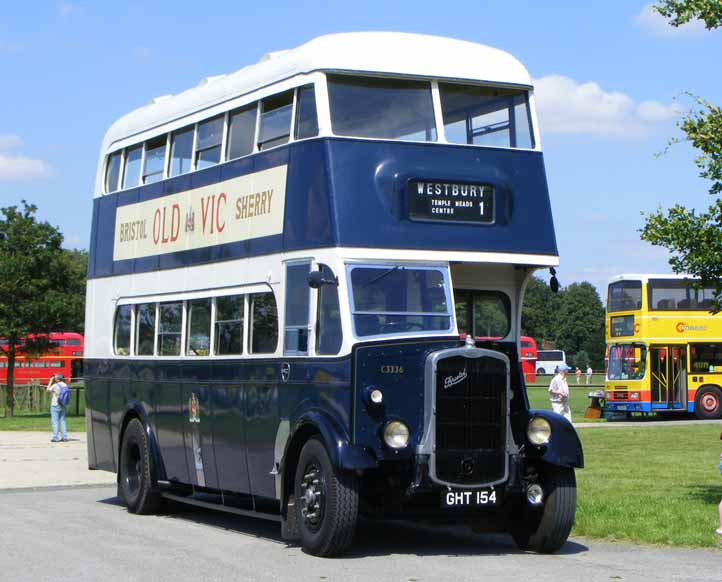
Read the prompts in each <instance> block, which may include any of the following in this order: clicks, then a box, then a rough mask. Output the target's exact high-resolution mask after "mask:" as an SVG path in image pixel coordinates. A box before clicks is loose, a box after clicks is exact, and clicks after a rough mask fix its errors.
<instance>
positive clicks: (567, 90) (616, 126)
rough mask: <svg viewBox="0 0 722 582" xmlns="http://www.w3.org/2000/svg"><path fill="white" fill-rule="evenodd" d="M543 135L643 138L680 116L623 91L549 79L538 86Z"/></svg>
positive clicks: (560, 78) (670, 107)
mask: <svg viewBox="0 0 722 582" xmlns="http://www.w3.org/2000/svg"><path fill="white" fill-rule="evenodd" d="M534 94H535V95H536V101H537V110H538V112H539V122H540V124H541V128H542V131H543V133H547V134H549V133H566V134H591V135H601V136H607V137H639V136H644V135H646V134H648V133H650V132H651V131H652V130H653V129H654V126H655V124H659V123H662V122H667V121H670V120H673V119H675V118H676V117H678V116H679V114H680V111H679V109H678V108H677V106H676V105H674V104H664V103H660V102H658V101H642V102H641V103H635V101H634V99H632V98H631V97H629V96H628V95H625V94H624V93H621V92H619V91H605V90H604V89H602V87H601V86H600V85H599V84H598V83H595V82H587V83H578V82H577V81H575V80H574V79H570V78H569V77H565V76H563V75H547V76H546V77H542V78H541V79H537V80H536V81H535V82H534Z"/></svg>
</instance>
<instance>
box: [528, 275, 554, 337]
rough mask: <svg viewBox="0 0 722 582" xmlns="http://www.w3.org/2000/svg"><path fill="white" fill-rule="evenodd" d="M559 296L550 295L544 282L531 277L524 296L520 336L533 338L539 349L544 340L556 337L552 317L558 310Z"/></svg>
mask: <svg viewBox="0 0 722 582" xmlns="http://www.w3.org/2000/svg"><path fill="white" fill-rule="evenodd" d="M559 301H560V298H559V295H557V294H556V293H552V290H551V289H550V288H549V285H547V284H546V283H545V282H544V281H542V280H541V279H537V278H536V277H532V278H531V279H530V280H529V285H528V286H527V288H526V293H525V294H524V306H523V308H522V312H521V329H522V335H528V336H529V337H533V338H534V340H535V341H536V343H537V345H538V346H540V347H541V345H542V342H543V341H544V340H552V341H553V340H554V338H555V337H556V333H555V325H554V317H555V314H556V313H557V311H558V310H559Z"/></svg>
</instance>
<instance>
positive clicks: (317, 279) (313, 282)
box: [308, 271, 338, 289]
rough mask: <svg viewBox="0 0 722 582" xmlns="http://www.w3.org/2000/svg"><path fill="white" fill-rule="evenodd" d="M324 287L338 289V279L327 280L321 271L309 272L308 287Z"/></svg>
mask: <svg viewBox="0 0 722 582" xmlns="http://www.w3.org/2000/svg"><path fill="white" fill-rule="evenodd" d="M324 285H335V286H337V287H338V278H336V277H333V278H332V279H327V278H325V277H324V276H323V272H321V271H311V272H310V273H309V274H308V286H309V287H311V289H318V288H319V287H323V286H324Z"/></svg>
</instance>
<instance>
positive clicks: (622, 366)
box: [607, 344, 647, 380]
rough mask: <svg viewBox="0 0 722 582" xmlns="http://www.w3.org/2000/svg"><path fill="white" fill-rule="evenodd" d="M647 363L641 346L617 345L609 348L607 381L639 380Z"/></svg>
mask: <svg viewBox="0 0 722 582" xmlns="http://www.w3.org/2000/svg"><path fill="white" fill-rule="evenodd" d="M646 363H647V347H646V346H645V345H643V344H617V345H613V346H610V347H609V364H608V367H607V380H641V379H642V378H644V371H645V367H646Z"/></svg>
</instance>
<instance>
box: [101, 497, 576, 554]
mask: <svg viewBox="0 0 722 582" xmlns="http://www.w3.org/2000/svg"><path fill="white" fill-rule="evenodd" d="M99 503H106V504H108V505H115V506H118V507H124V506H123V504H122V503H121V502H120V499H118V498H117V497H110V498H107V499H101V500H99ZM163 517H165V518H169V519H178V520H182V521H188V522H192V523H194V524H197V525H202V526H206V527H213V528H219V529H223V530H225V531H230V532H233V533H237V534H239V535H244V536H250V537H254V538H259V539H263V540H267V541H269V542H273V543H275V544H279V545H283V546H287V547H297V545H298V544H295V543H288V542H286V541H284V540H283V539H282V538H281V527H280V525H279V524H278V523H277V522H272V521H267V520H264V519H259V518H253V517H242V516H236V515H231V514H228V513H223V512H222V511H213V510H211V509H204V508H200V507H194V506H191V505H184V504H182V503H175V502H172V503H170V504H169V506H168V508H167V511H166V512H165V513H164V514H163ZM588 549H589V548H587V547H586V546H585V545H583V544H580V543H578V542H573V541H568V542H567V543H566V544H565V545H564V547H563V548H562V549H561V550H560V551H559V552H557V553H558V554H560V555H573V554H579V553H582V552H586V551H588ZM524 553H525V552H523V551H522V550H520V549H519V548H518V547H517V546H516V544H515V543H514V540H512V538H511V536H510V535H506V534H474V533H473V532H472V531H471V530H470V529H469V528H468V527H465V526H448V525H445V526H439V527H434V526H432V525H425V524H421V525H420V524H413V523H405V522H402V521H371V520H366V519H361V520H360V521H359V524H358V529H357V531H356V537H355V539H354V543H353V545H352V546H351V550H350V551H349V552H348V553H347V554H345V555H344V556H343V557H344V558H345V559H358V558H365V557H369V556H388V555H393V554H413V555H417V556H435V555H438V556H480V555H488V556H502V555H521V554H524Z"/></svg>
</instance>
